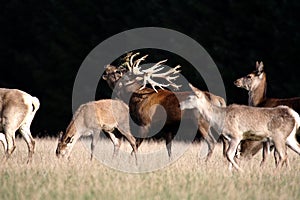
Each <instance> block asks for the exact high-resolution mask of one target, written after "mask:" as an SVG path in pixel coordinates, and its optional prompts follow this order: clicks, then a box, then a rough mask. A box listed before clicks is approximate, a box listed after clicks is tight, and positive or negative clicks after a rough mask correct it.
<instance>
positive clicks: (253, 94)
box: [248, 75, 267, 106]
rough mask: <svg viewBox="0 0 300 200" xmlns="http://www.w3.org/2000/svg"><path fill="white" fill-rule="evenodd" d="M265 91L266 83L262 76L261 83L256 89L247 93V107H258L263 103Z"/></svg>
mask: <svg viewBox="0 0 300 200" xmlns="http://www.w3.org/2000/svg"><path fill="white" fill-rule="evenodd" d="M266 91H267V82H266V76H265V75H264V76H263V78H262V79H261V82H260V83H259V84H258V85H257V87H255V88H253V89H250V90H249V93H248V96H249V97H248V105H249V106H258V105H260V104H261V103H263V102H264V101H266V99H267V97H266Z"/></svg>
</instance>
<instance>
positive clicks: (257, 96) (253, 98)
mask: <svg viewBox="0 0 300 200" xmlns="http://www.w3.org/2000/svg"><path fill="white" fill-rule="evenodd" d="M234 84H235V85H236V86H237V87H241V88H244V89H246V90H248V105H249V106H255V107H276V106H279V105H286V106H289V107H290V108H292V109H293V110H295V111H296V112H297V113H300V97H294V98H287V99H277V98H267V96H266V92H267V76H266V73H265V72H264V65H263V63H262V62H260V63H259V62H256V69H255V70H254V71H253V72H252V73H250V74H248V75H246V76H244V77H242V78H239V79H237V80H236V81H235V82H234ZM262 146H263V144H262V143H261V142H259V141H245V142H243V143H242V144H241V152H242V155H243V153H244V156H245V157H248V158H250V157H252V156H254V155H255V154H256V153H257V152H258V151H259V150H260V149H261V148H262ZM245 149H248V151H245ZM275 159H276V157H275ZM265 160H266V156H265V153H264V155H263V160H262V163H263V162H264V161H265Z"/></svg>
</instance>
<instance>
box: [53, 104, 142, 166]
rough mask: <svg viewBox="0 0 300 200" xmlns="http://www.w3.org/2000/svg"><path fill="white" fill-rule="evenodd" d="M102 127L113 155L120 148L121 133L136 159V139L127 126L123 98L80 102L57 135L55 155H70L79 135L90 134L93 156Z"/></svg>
mask: <svg viewBox="0 0 300 200" xmlns="http://www.w3.org/2000/svg"><path fill="white" fill-rule="evenodd" d="M101 131H103V132H105V133H106V134H107V135H108V136H109V138H110V139H111V141H112V143H113V144H114V153H113V155H114V156H115V155H117V153H118V151H119V148H120V145H121V139H120V136H121V135H123V136H125V138H126V139H127V140H128V142H129V143H130V145H131V147H132V149H133V153H134V155H135V159H137V158H136V151H137V148H136V141H135V138H134V137H133V136H132V134H131V132H130V128H129V111H128V106H127V105H126V104H125V103H124V102H122V101H119V100H112V99H105V100H99V101H92V102H89V103H86V104H82V105H81V106H80V107H79V108H78V109H77V111H76V112H75V114H74V115H73V119H72V121H71V122H70V124H69V126H68V127H67V130H66V132H65V133H64V134H62V135H61V136H60V138H59V142H58V145H57V149H56V155H57V156H58V157H60V156H62V157H69V156H70V153H71V150H72V148H73V146H74V144H75V143H76V141H77V140H78V139H79V138H80V137H81V136H90V135H92V143H91V160H92V158H93V152H94V148H95V145H96V142H97V141H98V139H99V138H98V137H99V135H100V132H101Z"/></svg>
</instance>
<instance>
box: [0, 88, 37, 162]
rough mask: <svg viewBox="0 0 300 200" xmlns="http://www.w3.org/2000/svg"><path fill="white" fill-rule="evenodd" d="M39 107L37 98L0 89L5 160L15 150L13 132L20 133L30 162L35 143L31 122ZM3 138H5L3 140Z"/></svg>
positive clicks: (1, 127) (1, 129)
mask: <svg viewBox="0 0 300 200" xmlns="http://www.w3.org/2000/svg"><path fill="white" fill-rule="evenodd" d="M39 107H40V102H39V100H38V98H36V97H32V96H31V95H29V94H27V93H26V92H23V91H21V90H17V89H6V88H0V133H2V134H3V135H1V142H2V143H3V146H4V149H5V152H6V153H5V154H6V158H5V159H7V158H9V157H10V156H11V154H12V153H13V151H14V150H15V148H16V144H15V132H16V131H17V130H19V131H20V133H21V135H22V136H23V138H24V139H25V141H26V143H27V147H28V160H27V162H28V163H29V162H31V160H32V156H33V153H34V147H35V141H34V139H33V137H32V135H31V132H30V125H31V122H32V120H33V118H34V116H35V114H36V112H37V110H38V109H39ZM4 136H5V138H4Z"/></svg>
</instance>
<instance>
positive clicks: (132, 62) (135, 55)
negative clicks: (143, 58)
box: [129, 52, 140, 66]
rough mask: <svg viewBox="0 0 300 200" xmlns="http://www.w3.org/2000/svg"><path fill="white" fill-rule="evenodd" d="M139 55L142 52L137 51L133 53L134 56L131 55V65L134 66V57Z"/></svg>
mask: <svg viewBox="0 0 300 200" xmlns="http://www.w3.org/2000/svg"><path fill="white" fill-rule="evenodd" d="M137 55H140V53H139V52H137V53H135V54H133V55H132V56H130V61H129V64H130V66H133V58H134V57H136V56H137Z"/></svg>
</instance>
